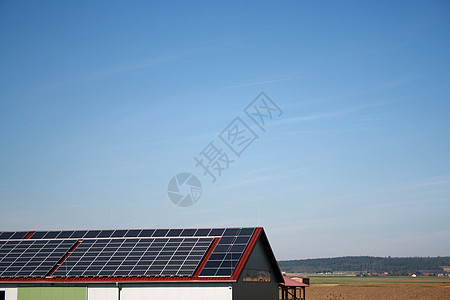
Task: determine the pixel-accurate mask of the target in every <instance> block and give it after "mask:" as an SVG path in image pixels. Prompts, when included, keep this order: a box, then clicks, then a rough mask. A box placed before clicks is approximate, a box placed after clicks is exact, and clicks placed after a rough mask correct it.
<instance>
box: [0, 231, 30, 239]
mask: <svg viewBox="0 0 450 300" xmlns="http://www.w3.org/2000/svg"><path fill="white" fill-rule="evenodd" d="M27 234H28V231H3V232H0V240H13V239H23V238H24V237H26V236H27Z"/></svg>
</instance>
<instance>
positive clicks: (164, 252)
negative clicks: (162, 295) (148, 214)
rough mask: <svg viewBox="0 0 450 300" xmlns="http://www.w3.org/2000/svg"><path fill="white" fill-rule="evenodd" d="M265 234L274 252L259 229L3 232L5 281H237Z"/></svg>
mask: <svg viewBox="0 0 450 300" xmlns="http://www.w3.org/2000/svg"><path fill="white" fill-rule="evenodd" d="M261 233H262V234H261ZM260 236H263V239H264V241H263V242H264V243H267V246H268V249H269V250H270V246H269V245H268V241H267V238H266V237H265V234H264V231H263V229H262V228H260V227H252V228H200V229H195V228H191V229H130V230H74V231H26V232H25V231H24V232H0V281H21V282H22V281H26V282H41V281H57V282H58V281H64V282H82V281H83V282H84V281H89V282H92V281H94V282H95V281H102V282H103V281H117V280H120V281H186V280H190V281H192V280H195V281H235V280H237V279H238V278H239V276H240V273H241V271H242V269H243V267H244V265H245V263H246V261H247V259H248V257H249V255H250V253H251V251H252V249H253V247H254V245H255V243H256V241H257V240H258V239H259V238H260ZM267 246H266V247H267ZM269 256H270V257H271V263H272V264H273V263H275V265H276V261H275V258H274V257H273V253H272V252H271V250H270V253H269ZM276 267H277V268H278V266H277V265H276ZM277 270H278V271H279V269H277ZM277 273H278V272H277ZM276 275H277V277H278V274H276ZM279 275H281V273H280V274H279Z"/></svg>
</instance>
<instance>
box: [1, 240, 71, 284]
mask: <svg viewBox="0 0 450 300" xmlns="http://www.w3.org/2000/svg"><path fill="white" fill-rule="evenodd" d="M74 243H75V242H74V241H73V240H41V241H39V240H8V241H0V277H42V276H45V275H47V274H48V273H49V272H50V271H51V269H52V268H53V267H54V266H55V265H56V264H57V263H58V261H59V260H60V259H62V258H63V257H64V255H65V254H66V253H67V252H68V251H69V250H70V248H71V247H72V246H73V245H74Z"/></svg>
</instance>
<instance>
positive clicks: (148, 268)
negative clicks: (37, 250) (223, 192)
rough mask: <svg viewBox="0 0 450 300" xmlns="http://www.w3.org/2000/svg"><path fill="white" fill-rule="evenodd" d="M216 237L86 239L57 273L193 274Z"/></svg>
mask: <svg viewBox="0 0 450 300" xmlns="http://www.w3.org/2000/svg"><path fill="white" fill-rule="evenodd" d="M213 240H214V239H213V238H207V237H205V238H194V237H188V238H145V239H139V238H137V239H136V238H122V239H101V240H99V239H98V240H83V241H82V242H81V243H80V245H79V246H78V247H77V248H76V249H75V250H74V251H73V252H72V253H71V254H70V255H69V256H68V257H67V259H66V260H65V261H64V262H63V263H62V264H61V266H60V267H59V268H58V269H57V270H56V271H55V272H54V273H53V276H58V277H73V276H80V277H90V276H171V275H173V276H192V275H193V274H194V272H195V270H196V268H197V267H198V265H199V264H200V262H201V260H202V259H203V257H204V256H205V254H206V252H207V250H208V248H209V247H210V245H211V243H212V241H213Z"/></svg>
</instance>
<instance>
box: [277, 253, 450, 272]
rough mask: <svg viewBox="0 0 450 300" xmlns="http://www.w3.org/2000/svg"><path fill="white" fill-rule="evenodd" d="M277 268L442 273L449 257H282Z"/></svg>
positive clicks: (284, 269)
mask: <svg viewBox="0 0 450 300" xmlns="http://www.w3.org/2000/svg"><path fill="white" fill-rule="evenodd" d="M278 264H279V266H280V268H281V270H282V271H283V272H288V273H326V272H333V273H336V272H343V271H354V272H361V273H366V272H367V273H374V272H377V273H383V272H389V273H390V274H391V275H407V274H408V273H418V274H420V273H425V272H427V273H442V272H443V269H442V267H443V266H450V256H445V257H373V256H346V257H333V258H314V259H300V260H284V261H279V262H278Z"/></svg>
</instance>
